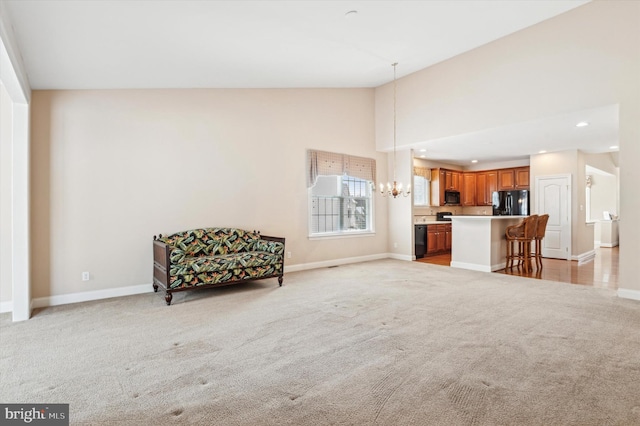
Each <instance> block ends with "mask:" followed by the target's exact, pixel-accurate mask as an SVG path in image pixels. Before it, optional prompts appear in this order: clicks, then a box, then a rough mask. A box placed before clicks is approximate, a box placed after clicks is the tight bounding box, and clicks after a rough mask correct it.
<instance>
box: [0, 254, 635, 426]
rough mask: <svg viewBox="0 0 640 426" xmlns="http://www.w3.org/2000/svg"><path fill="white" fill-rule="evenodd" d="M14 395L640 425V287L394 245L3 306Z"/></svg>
mask: <svg viewBox="0 0 640 426" xmlns="http://www.w3.org/2000/svg"><path fill="white" fill-rule="evenodd" d="M0 343H1V347H0V381H1V385H0V401H1V402H17V403H69V404H70V416H71V424H96V425H98V424H118V425H172V424H193V425H372V424H380V425H494V424H500V425H529V424H531V425H605V424H616V425H631V424H640V303H638V302H634V301H630V300H623V299H619V298H617V297H616V296H615V294H614V292H612V291H610V290H603V289H594V288H590V287H582V286H576V285H570V284H562V283H554V282H550V281H541V280H533V279H527V278H521V277H514V276H508V275H502V274H489V273H483V272H473V271H464V270H459V269H453V268H448V267H443V266H437V265H428V264H424V263H417V262H403V261H396V260H390V259H388V260H382V261H375V262H366V263H359V264H353V265H345V266H340V267H336V268H326V269H318V270H312V271H303V272H296V273H289V274H286V275H285V280H284V286H283V287H278V284H277V281H276V280H275V279H274V280H264V281H258V282H253V283H246V284H242V285H236V286H230V287H224V288H217V289H211V290H202V291H197V292H185V293H179V294H176V295H175V296H174V302H173V304H172V305H171V306H170V307H168V306H166V305H165V303H164V299H163V296H162V295H161V294H153V293H150V294H143V295H137V296H130V297H122V298H116V299H109V300H101V301H95V302H87V303H80V304H73V305H66V306H58V307H51V308H46V309H41V310H37V311H36V312H35V314H34V316H33V318H32V319H30V320H29V321H25V322H20V323H12V322H11V318H10V315H9V314H3V315H1V316H0Z"/></svg>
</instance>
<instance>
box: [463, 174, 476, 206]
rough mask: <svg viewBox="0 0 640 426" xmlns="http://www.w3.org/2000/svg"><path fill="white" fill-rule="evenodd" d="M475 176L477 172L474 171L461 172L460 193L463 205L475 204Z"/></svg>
mask: <svg viewBox="0 0 640 426" xmlns="http://www.w3.org/2000/svg"><path fill="white" fill-rule="evenodd" d="M476 178H477V174H476V173H475V172H472V173H463V174H462V191H460V194H461V197H460V198H461V203H462V205H463V206H475V205H477V204H476V202H477V201H476Z"/></svg>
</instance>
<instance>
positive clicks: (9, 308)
mask: <svg viewBox="0 0 640 426" xmlns="http://www.w3.org/2000/svg"><path fill="white" fill-rule="evenodd" d="M7 312H13V301H11V300H10V301H8V302H0V314H4V313H7Z"/></svg>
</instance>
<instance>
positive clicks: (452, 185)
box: [444, 170, 462, 191]
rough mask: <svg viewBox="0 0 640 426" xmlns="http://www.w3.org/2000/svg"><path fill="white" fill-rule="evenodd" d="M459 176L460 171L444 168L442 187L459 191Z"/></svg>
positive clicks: (460, 188) (460, 186) (460, 187)
mask: <svg viewBox="0 0 640 426" xmlns="http://www.w3.org/2000/svg"><path fill="white" fill-rule="evenodd" d="M461 176H462V173H460V172H457V171H455V170H444V189H445V190H447V191H461V190H462V185H461V183H460V180H461V179H460V178H461Z"/></svg>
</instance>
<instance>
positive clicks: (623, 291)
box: [618, 288, 640, 300]
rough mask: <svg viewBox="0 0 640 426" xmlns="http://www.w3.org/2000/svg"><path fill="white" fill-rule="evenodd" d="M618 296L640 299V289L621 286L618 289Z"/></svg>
mask: <svg viewBox="0 0 640 426" xmlns="http://www.w3.org/2000/svg"><path fill="white" fill-rule="evenodd" d="M618 297H620V298H622V299H632V300H640V291H639V290H631V289H628V288H619V289H618Z"/></svg>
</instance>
